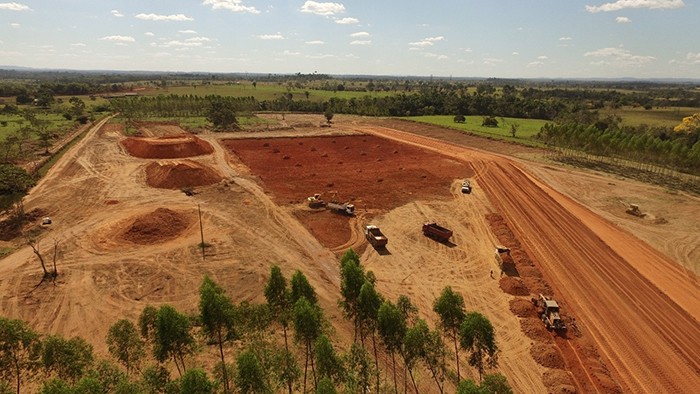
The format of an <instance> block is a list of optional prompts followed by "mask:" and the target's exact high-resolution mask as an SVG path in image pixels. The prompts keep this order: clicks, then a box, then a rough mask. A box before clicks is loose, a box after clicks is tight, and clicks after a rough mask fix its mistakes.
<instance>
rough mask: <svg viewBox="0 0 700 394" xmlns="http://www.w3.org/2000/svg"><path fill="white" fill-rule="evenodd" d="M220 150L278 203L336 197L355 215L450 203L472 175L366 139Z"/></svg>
mask: <svg viewBox="0 0 700 394" xmlns="http://www.w3.org/2000/svg"><path fill="white" fill-rule="evenodd" d="M223 144H224V146H226V147H227V148H228V149H230V150H231V151H232V152H233V153H234V154H235V155H236V156H237V157H238V158H240V160H241V161H242V162H243V163H244V164H245V165H247V166H248V167H249V168H250V169H251V170H252V172H253V173H255V174H256V175H258V176H259V177H260V179H261V180H262V181H263V183H264V184H265V187H266V188H267V189H268V190H270V191H271V192H272V193H273V194H274V196H275V197H276V199H277V200H278V201H279V202H281V203H300V202H303V201H304V200H305V199H306V197H308V196H311V195H313V194H314V193H327V192H329V191H337V192H338V197H339V198H340V199H341V200H344V201H351V202H353V203H354V204H355V206H356V208H357V209H380V210H390V209H393V208H396V207H399V206H401V205H404V204H406V203H408V202H411V201H414V200H417V199H435V198H440V196H444V197H445V198H448V197H451V195H450V192H449V190H450V185H451V183H452V181H453V180H454V179H457V178H464V177H470V176H472V175H473V172H472V169H471V168H470V167H469V166H467V165H465V164H464V163H462V162H460V161H457V160H454V159H451V158H448V157H445V156H442V155H440V154H438V153H435V152H432V151H429V150H425V149H421V148H417V147H414V146H410V145H406V144H401V143H398V142H396V141H393V140H388V139H384V138H381V137H377V136H369V135H360V136H356V135H354V136H332V137H328V136H324V137H305V138H274V139H272V138H264V139H233V140H225V141H223ZM436 196H437V197H436ZM325 197H326V198H328V197H329V196H328V195H326V196H325Z"/></svg>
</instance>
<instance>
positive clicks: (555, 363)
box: [530, 343, 566, 369]
mask: <svg viewBox="0 0 700 394" xmlns="http://www.w3.org/2000/svg"><path fill="white" fill-rule="evenodd" d="M530 354H531V355H532V358H533V359H535V361H536V362H537V363H538V364H540V365H542V366H545V367H547V368H554V369H564V368H566V364H564V359H563V358H562V357H561V354H559V350H558V349H557V347H556V346H554V345H552V344H546V343H536V344H534V345H532V347H530Z"/></svg>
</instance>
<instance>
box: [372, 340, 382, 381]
mask: <svg viewBox="0 0 700 394" xmlns="http://www.w3.org/2000/svg"><path fill="white" fill-rule="evenodd" d="M372 348H373V349H374V366H375V367H377V373H376V374H377V393H379V374H380V372H379V357H378V356H377V341H376V335H375V331H374V330H372Z"/></svg>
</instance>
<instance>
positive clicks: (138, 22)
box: [0, 0, 700, 78]
mask: <svg viewBox="0 0 700 394" xmlns="http://www.w3.org/2000/svg"><path fill="white" fill-rule="evenodd" d="M4 1H5V0H0V65H3V66H26V67H41V68H67V69H79V70H96V69H98V70H102V69H104V70H147V71H209V72H256V73H297V72H300V73H313V72H318V73H327V74H371V75H398V76H402V75H416V76H428V75H434V76H454V77H499V78H509V77H524V78H536V77H545V78H550V77H551V78H559V77H563V78H566V77H571V78H591V77H613V78H617V77H639V78H700V2H698V1H694V0H583V1H582V0H432V1H429V0H428V1H426V0H422V1H418V0H345V1H343V2H323V1H318V2H317V1H304V0H16V1H12V2H4ZM341 1H342V0H341ZM606 1H608V2H606Z"/></svg>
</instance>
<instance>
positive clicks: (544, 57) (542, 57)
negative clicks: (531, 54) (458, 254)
mask: <svg viewBox="0 0 700 394" xmlns="http://www.w3.org/2000/svg"><path fill="white" fill-rule="evenodd" d="M537 58H538V59H540V60H547V59H549V57H547V56H545V55H542V56H537Z"/></svg>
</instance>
